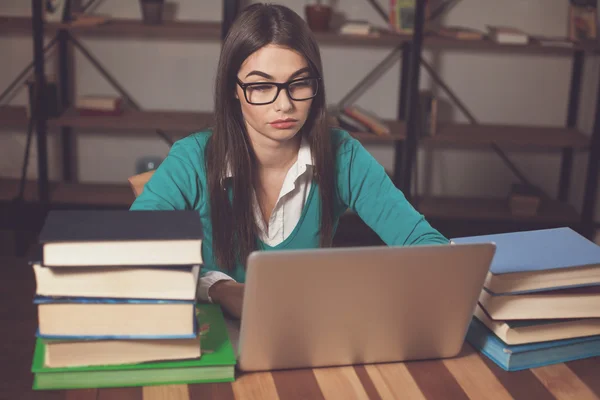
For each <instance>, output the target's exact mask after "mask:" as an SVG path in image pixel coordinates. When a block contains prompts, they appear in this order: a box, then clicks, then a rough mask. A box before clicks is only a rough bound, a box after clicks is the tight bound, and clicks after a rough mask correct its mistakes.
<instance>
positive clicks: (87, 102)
mask: <svg viewBox="0 0 600 400" xmlns="http://www.w3.org/2000/svg"><path fill="white" fill-rule="evenodd" d="M122 106H123V99H122V98H121V97H119V96H81V97H78V98H77V99H76V100H75V107H76V108H77V109H85V110H95V111H117V110H121V109H122Z"/></svg>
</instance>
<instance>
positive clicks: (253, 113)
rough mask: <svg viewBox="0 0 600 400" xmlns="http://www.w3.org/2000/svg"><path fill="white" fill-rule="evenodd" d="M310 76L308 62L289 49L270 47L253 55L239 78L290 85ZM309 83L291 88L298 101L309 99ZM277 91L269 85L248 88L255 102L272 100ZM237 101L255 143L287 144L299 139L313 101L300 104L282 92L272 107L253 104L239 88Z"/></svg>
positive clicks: (239, 74) (243, 66)
mask: <svg viewBox="0 0 600 400" xmlns="http://www.w3.org/2000/svg"><path fill="white" fill-rule="evenodd" d="M307 77H310V73H309V69H308V63H307V61H306V59H305V58H304V57H303V56H302V55H301V54H299V53H297V52H296V51H294V50H291V49H289V48H287V47H281V46H276V45H267V46H265V47H263V48H261V49H259V50H257V51H256V52H254V53H253V54H251V55H250V56H249V57H248V58H247V59H246V60H245V61H244V63H243V64H242V66H241V68H240V70H239V72H238V74H237V78H238V80H239V81H240V82H242V83H244V84H249V83H257V82H260V83H286V82H289V81H292V80H296V79H298V78H307ZM307 84H308V81H302V80H299V81H297V82H296V83H294V84H293V86H292V87H291V88H290V91H291V92H292V96H293V97H294V98H304V97H306V93H307V91H308V92H310V90H311V89H310V88H309V87H308V86H307ZM276 92H277V89H276V88H274V87H273V86H269V85H262V86H260V85H258V86H249V87H247V89H246V94H247V96H248V100H250V101H251V102H253V103H257V102H258V103H264V102H268V101H271V100H272V99H273V96H274V95H275V93H276ZM235 96H236V98H238V99H239V101H240V105H241V108H242V114H243V116H244V120H245V125H246V129H247V131H248V135H250V139H251V140H252V142H253V143H256V141H260V142H262V143H268V142H278V143H281V142H285V141H288V140H290V139H292V138H294V137H295V135H296V133H298V131H299V130H300V128H302V126H303V125H304V123H305V122H306V118H307V117H308V113H309V111H310V106H311V104H312V99H309V100H304V101H297V100H293V99H291V98H290V97H289V95H288V92H287V91H286V90H285V89H282V90H281V91H279V94H278V95H277V98H276V99H275V101H273V102H272V103H270V104H262V105H254V104H250V103H249V102H248V100H247V99H246V96H244V90H243V89H242V88H241V87H240V85H236V93H235Z"/></svg>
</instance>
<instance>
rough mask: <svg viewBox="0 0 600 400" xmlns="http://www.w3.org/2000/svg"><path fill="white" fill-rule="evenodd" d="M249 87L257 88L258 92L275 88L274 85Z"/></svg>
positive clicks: (251, 87)
mask: <svg viewBox="0 0 600 400" xmlns="http://www.w3.org/2000/svg"><path fill="white" fill-rule="evenodd" d="M249 89H251V90H255V91H258V92H264V91H267V90H271V89H273V86H272V85H256V86H250V87H249Z"/></svg>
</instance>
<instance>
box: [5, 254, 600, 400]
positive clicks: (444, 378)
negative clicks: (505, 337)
mask: <svg viewBox="0 0 600 400" xmlns="http://www.w3.org/2000/svg"><path fill="white" fill-rule="evenodd" d="M0 271H2V277H1V278H0V399H2V400H4V399H7V400H13V399H15V400H21V399H38V398H39V399H82V400H84V399H90V400H91V399H144V400H148V399H169V400H178V399H219V400H221V399H222V400H226V399H261V400H264V399H323V398H325V399H344V400H347V399H355V398H358V399H380V398H381V399H399V398H408V399H466V398H473V399H510V398H515V399H536V400H541V399H552V398H558V399H577V400H584V399H600V357H595V358H590V359H586V360H579V361H573V362H569V363H565V364H557V365H552V366H547V367H542V368H536V369H532V370H526V371H519V372H505V371H503V370H501V369H500V368H499V367H497V366H496V365H495V364H493V363H492V362H491V361H489V360H488V359H487V358H485V357H482V356H480V355H479V353H477V352H475V351H474V350H473V349H472V348H471V347H470V346H469V345H468V344H465V345H464V347H463V350H462V352H461V354H460V355H459V356H458V357H456V358H453V359H446V360H435V361H419V362H407V363H395V364H379V365H367V366H354V367H341V368H323V369H314V370H294V371H277V372H272V373H251V374H240V375H238V376H237V377H236V380H235V382H233V383H219V384H194V385H169V386H150V387H143V388H114V389H83V390H65V391H63V390H57V391H54V390H53V391H33V390H31V384H32V379H33V376H32V374H31V372H30V367H31V357H32V354H33V345H34V336H33V335H34V332H35V329H36V324H37V316H36V308H35V307H34V306H33V304H32V298H33V293H34V290H35V279H34V276H33V271H32V270H31V268H30V267H29V266H28V265H27V263H26V261H25V260H24V259H16V258H13V257H2V256H0Z"/></svg>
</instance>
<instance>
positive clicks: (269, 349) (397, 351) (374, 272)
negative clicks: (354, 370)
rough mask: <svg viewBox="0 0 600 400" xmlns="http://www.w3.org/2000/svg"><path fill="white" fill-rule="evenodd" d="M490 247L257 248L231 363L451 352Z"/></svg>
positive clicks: (281, 365)
mask: <svg viewBox="0 0 600 400" xmlns="http://www.w3.org/2000/svg"><path fill="white" fill-rule="evenodd" d="M494 252H495V245H494V244H491V243H482V244H469V245H427V246H414V247H387V246H378V247H356V248H331V249H317V250H287V251H269V252H254V253H252V254H251V255H250V256H249V258H248V265H247V275H246V286H245V292H244V303H243V314H242V321H241V327H240V339H239V359H238V367H239V368H240V369H241V370H245V371H258V370H274V369H286V368H305V367H310V368H312V367H321V366H337V365H351V364H365V363H378V362H392V361H405V360H415V359H430V358H444V357H452V356H454V355H456V354H458V352H459V351H460V350H461V348H462V345H463V341H464V337H465V334H466V330H467V328H468V324H469V322H470V320H471V317H472V315H473V312H474V310H475V306H476V304H477V300H478V297H479V294H480V292H481V289H482V287H483V283H484V279H485V277H486V274H487V273H488V270H489V267H490V264H491V261H492V257H493V255H494Z"/></svg>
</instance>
